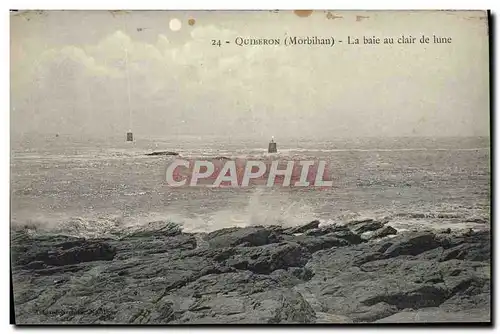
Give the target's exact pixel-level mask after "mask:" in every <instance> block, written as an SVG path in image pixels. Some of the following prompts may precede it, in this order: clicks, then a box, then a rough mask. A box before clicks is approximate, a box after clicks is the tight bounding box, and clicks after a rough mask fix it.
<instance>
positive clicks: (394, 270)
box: [10, 10, 491, 324]
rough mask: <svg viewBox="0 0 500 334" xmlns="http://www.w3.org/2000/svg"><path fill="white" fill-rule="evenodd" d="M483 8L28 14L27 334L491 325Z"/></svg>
mask: <svg viewBox="0 0 500 334" xmlns="http://www.w3.org/2000/svg"><path fill="white" fill-rule="evenodd" d="M488 22H489V20H488V13H487V12H485V11H335V10H330V11H307V10H300V11H299V10H297V11H281V10H275V11H189V12H188V11H119V10H116V11H17V12H12V13H11V16H10V25H11V45H10V47H11V49H10V50H11V51H10V52H11V64H10V69H11V194H12V196H11V247H12V248H11V253H12V280H13V289H14V306H15V317H16V323H18V324H54V323H58V324H59V323H69V324H96V323H97V324H109V323H120V324H228V323H232V324H256V323H278V324H286V323H308V324H313V323H332V324H333V323H359V322H368V323H375V322H376V323H403V322H410V323H421V322H450V323H452V322H482V323H488V322H490V264H491V263H490V254H491V252H490V205H491V202H490V186H491V181H490V133H489V129H490V117H489V115H490V97H489V94H490V93H489V81H490V79H489V78H490V77H489V70H490V66H489V26H488Z"/></svg>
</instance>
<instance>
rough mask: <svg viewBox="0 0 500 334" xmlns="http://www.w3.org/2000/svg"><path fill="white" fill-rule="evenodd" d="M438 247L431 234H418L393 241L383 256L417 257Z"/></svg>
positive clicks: (435, 239)
mask: <svg viewBox="0 0 500 334" xmlns="http://www.w3.org/2000/svg"><path fill="white" fill-rule="evenodd" d="M439 246H440V242H439V240H438V239H437V238H436V236H435V235H434V234H433V233H420V234H417V235H410V236H404V237H403V238H402V239H400V240H398V241H394V244H393V245H392V246H390V247H389V248H388V249H387V250H386V251H385V254H386V255H387V256H389V257H395V256H400V255H418V254H420V253H423V252H425V251H428V250H430V249H433V248H436V247H439Z"/></svg>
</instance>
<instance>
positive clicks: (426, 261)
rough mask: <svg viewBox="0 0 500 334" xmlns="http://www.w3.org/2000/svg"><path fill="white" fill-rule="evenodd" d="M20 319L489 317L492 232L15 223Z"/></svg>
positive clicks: (359, 224) (380, 226) (366, 226)
mask: <svg viewBox="0 0 500 334" xmlns="http://www.w3.org/2000/svg"><path fill="white" fill-rule="evenodd" d="M11 246H12V265H13V285H14V302H15V314H16V322H17V323H18V324H42V323H43V324H63V323H66V324H67V323H70V324H76V323H78V324H88V323H101V324H106V323H122V324H123V323H125V324H128V323H133V324H236V323H267V324H277V323H358V322H384V323H398V322H412V323H414V322H443V321H444V322H447V321H451V322H490V231H489V230H485V231H468V232H466V233H463V232H461V233H458V232H454V231H450V230H447V231H442V232H436V231H434V232H422V231H420V232H406V233H401V234H398V233H397V232H396V230H395V229H393V228H392V227H390V226H388V225H387V224H384V222H379V221H374V220H370V219H368V220H363V221H352V222H350V223H348V224H345V225H329V226H324V227H319V222H318V221H313V222H311V223H309V224H306V225H304V226H300V227H294V228H282V227H279V226H267V227H258V226H257V227H246V228H227V229H223V230H218V231H215V232H212V233H208V234H190V233H183V232H182V230H181V229H180V227H179V226H177V225H175V224H172V223H165V222H155V223H151V224H149V225H148V226H147V227H146V228H142V229H140V230H136V231H132V232H130V233H128V234H126V235H123V236H121V237H120V238H117V239H82V238H75V237H69V236H63V235H57V236H54V235H50V236H49V235H45V236H43V235H38V236H31V235H30V234H29V233H27V232H26V231H24V230H17V231H13V232H12V245H11Z"/></svg>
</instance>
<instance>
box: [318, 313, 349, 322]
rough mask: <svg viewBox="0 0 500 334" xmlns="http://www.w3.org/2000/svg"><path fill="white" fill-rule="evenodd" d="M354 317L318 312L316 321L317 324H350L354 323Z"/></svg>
mask: <svg viewBox="0 0 500 334" xmlns="http://www.w3.org/2000/svg"><path fill="white" fill-rule="evenodd" d="M353 322H354V321H352V319H349V318H348V317H346V316H343V315H338V314H331V313H325V312H316V323H317V324H350V323H353Z"/></svg>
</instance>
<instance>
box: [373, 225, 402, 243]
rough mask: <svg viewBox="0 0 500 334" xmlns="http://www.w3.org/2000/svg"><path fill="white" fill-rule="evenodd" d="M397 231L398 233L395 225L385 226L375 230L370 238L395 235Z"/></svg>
mask: <svg viewBox="0 0 500 334" xmlns="http://www.w3.org/2000/svg"><path fill="white" fill-rule="evenodd" d="M397 233H398V231H397V230H396V229H395V228H394V227H392V226H384V227H382V228H380V229H378V230H376V231H375V232H373V233H372V234H371V235H370V236H369V237H368V239H370V240H375V239H380V238H383V237H386V236H388V235H395V234H397Z"/></svg>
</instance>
